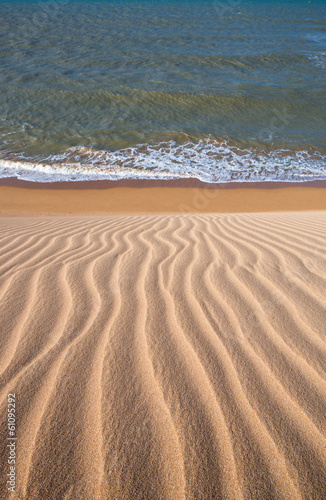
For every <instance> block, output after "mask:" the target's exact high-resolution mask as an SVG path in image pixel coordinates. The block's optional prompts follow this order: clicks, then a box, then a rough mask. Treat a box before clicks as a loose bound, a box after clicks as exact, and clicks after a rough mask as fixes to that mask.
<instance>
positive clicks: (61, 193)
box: [0, 179, 326, 215]
mask: <svg viewBox="0 0 326 500" xmlns="http://www.w3.org/2000/svg"><path fill="white" fill-rule="evenodd" d="M298 210H299V211H307V210H326V182H323V181H317V182H311V183H303V184H293V183H272V182H270V183H268V182H265V183H242V184H241V183H240V184H238V183H229V184H207V183H202V182H200V181H197V180H195V179H188V180H181V179H180V180H172V181H141V180H131V181H128V180H125V181H97V182H62V183H45V184H42V183H33V182H25V181H17V180H11V179H9V180H6V179H3V180H1V181H0V213H2V214H79V215H81V214H83V215H90V214H108V213H110V214H112V213H116V214H118V213H125V214H136V213H138V214H149V213H210V212H214V213H234V212H275V211H298Z"/></svg>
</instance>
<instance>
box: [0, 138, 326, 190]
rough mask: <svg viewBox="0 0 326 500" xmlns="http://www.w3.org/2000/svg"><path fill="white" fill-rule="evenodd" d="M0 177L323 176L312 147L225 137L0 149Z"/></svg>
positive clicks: (322, 159) (321, 160)
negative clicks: (250, 143) (36, 154)
mask: <svg viewBox="0 0 326 500" xmlns="http://www.w3.org/2000/svg"><path fill="white" fill-rule="evenodd" d="M0 177H2V178H5V177H17V178H18V179H22V180H28V181H35V182H55V181H83V180H105V179H107V180H119V179H176V178H197V179H199V180H201V181H203V182H211V183H212V182H231V181H232V182H257V181H292V182H300V181H307V180H317V179H319V180H320V179H326V155H325V154H323V153H321V152H318V151H314V150H312V149H311V150H300V151H295V150H289V149H277V150H273V151H264V150H262V149H259V148H254V147H250V148H241V147H239V146H238V145H234V144H233V143H232V142H231V141H229V140H226V139H213V138H206V139H203V140H199V141H198V142H187V143H185V144H178V143H177V142H175V141H172V140H171V141H168V142H161V143H158V144H155V145H150V144H141V145H137V146H135V147H128V148H125V149H120V150H117V151H104V150H96V149H94V148H92V147H86V146H83V147H74V148H70V149H68V150H66V151H65V152H63V153H61V154H56V155H50V156H48V157H46V158H42V159H37V160H35V159H32V158H28V157H26V156H25V155H24V154H18V153H9V152H7V153H6V152H2V153H1V156H0Z"/></svg>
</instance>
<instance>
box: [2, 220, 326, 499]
mask: <svg viewBox="0 0 326 500" xmlns="http://www.w3.org/2000/svg"><path fill="white" fill-rule="evenodd" d="M325 236H326V212H306V213H294V212H293V213H269V214H241V215H237V214H233V215H225V214H224V215H217V214H205V215H203V214H202V215H199V214H198V215H187V214H186V215H185V214H184V215H164V216H163V215H152V216H150V215H148V216H139V215H138V216H126V215H117V216H114V215H111V216H101V217H99V216H89V217H86V216H85V217H78V216H72V217H68V216H66V217H62V216H61V217H60V216H59V217H58V216H57V217H54V216H49V217H41V216H35V217H12V216H3V217H1V218H0V256H1V258H0V322H1V337H0V347H1V351H0V354H1V356H0V358H1V359H0V367H1V401H2V404H1V420H0V422H1V438H2V439H1V474H0V480H1V484H0V491H1V498H7V497H8V498H17V499H19V500H21V499H28V500H34V499H38V500H61V499H76V500H92V499H99V500H100V499H118V500H120V499H128V500H136V499H143V500H161V499H162V500H163V499H164V500H178V499H187V500H210V499H233V500H241V499H257V500H265V499H277V500H279V499H284V500H295V499H313V500H318V499H320V500H324V499H325V495H326V493H325V492H326V342H325V290H326V288H325V285H326V252H325ZM9 392H14V393H15V394H16V400H17V441H16V443H17V448H16V449H17V473H16V476H17V483H16V484H17V486H16V494H15V495H11V496H9V495H7V494H6V483H5V481H6V474H7V473H8V464H7V456H8V448H7V447H6V442H7V441H6V438H7V436H8V429H7V425H6V415H7V404H6V401H7V394H8V393H9Z"/></svg>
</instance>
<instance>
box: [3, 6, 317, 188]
mask: <svg viewBox="0 0 326 500" xmlns="http://www.w3.org/2000/svg"><path fill="white" fill-rule="evenodd" d="M0 68H1V72H0V176H1V177H8V176H18V177H19V178H22V179H29V180H38V181H54V180H82V179H85V180H86V179H100V178H101V179H106V178H108V179H117V178H126V177H127V178H134V177H138V178H171V177H197V178H200V179H202V180H204V181H208V182H213V181H231V180H237V181H241V180H244V181H255V180H294V181H302V180H311V179H324V178H326V138H325V132H326V2H324V1H323V2H316V1H313V0H311V1H310V2H309V1H292V2H291V1H285V2H276V1H264V2H259V1H258V0H257V1H254V2H252V1H248V0H242V1H241V0H230V1H223V0H221V1H214V2H209V1H205V2H202V1H197V0H193V1H191V2H187V1H175V2H172V1H160V2H150V1H146V2H145V1H141V2H136V1H133V2H129V1H122V2H98V1H95V0H94V1H83V2H80V1H76V0H74V1H72V0H57V1H55V0H53V1H52V0H49V1H45V0H44V1H40V2H34V1H33V2H32V1H27V2H26V1H25V2H22V1H15V2H3V1H0Z"/></svg>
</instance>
